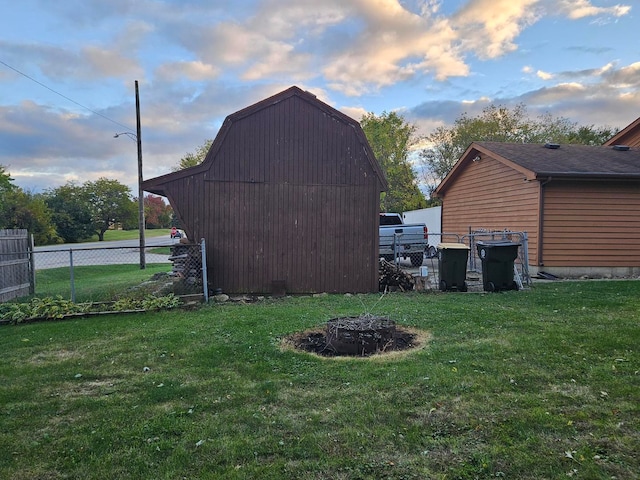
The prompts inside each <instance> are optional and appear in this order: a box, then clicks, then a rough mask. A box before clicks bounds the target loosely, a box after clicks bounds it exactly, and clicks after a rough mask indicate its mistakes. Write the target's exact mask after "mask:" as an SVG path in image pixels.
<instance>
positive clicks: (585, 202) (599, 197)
mask: <svg viewBox="0 0 640 480" xmlns="http://www.w3.org/2000/svg"><path fill="white" fill-rule="evenodd" d="M638 212H640V182H626V183H623V182H614V183H612V182H606V183H603V182H573V183H568V182H551V183H549V184H548V185H546V186H545V189H544V221H543V252H544V255H543V258H542V261H543V263H544V265H545V266H566V267H583V266H590V267H637V266H640V213H638Z"/></svg>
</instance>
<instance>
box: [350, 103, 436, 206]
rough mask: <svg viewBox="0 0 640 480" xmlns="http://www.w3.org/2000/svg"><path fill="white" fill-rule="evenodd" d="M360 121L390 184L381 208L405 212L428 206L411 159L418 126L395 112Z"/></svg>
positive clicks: (370, 114) (371, 116)
mask: <svg viewBox="0 0 640 480" xmlns="http://www.w3.org/2000/svg"><path fill="white" fill-rule="evenodd" d="M360 124H361V126H362V130H363V131H364V133H365V135H366V137H367V140H368V141H369V144H370V145H371V149H372V150H373V153H374V155H375V156H376V159H377V160H378V162H379V163H380V166H381V167H382V170H383V172H384V174H385V176H386V177H387V182H388V184H389V190H388V191H387V192H383V193H382V194H381V196H380V209H381V210H382V211H383V212H404V211H407V210H415V209H418V208H424V207H425V206H426V199H425V197H424V195H423V194H422V192H420V189H419V188H418V181H417V178H416V174H415V172H414V170H413V167H412V165H411V163H410V161H409V152H410V148H411V147H412V146H413V145H414V144H415V142H416V139H415V132H416V127H415V125H412V124H409V123H407V122H406V121H405V119H404V118H403V117H402V116H401V115H399V114H397V113H395V112H391V113H387V112H383V113H382V115H380V116H376V115H375V114H373V113H367V114H366V115H364V116H363V117H362V119H361V120H360Z"/></svg>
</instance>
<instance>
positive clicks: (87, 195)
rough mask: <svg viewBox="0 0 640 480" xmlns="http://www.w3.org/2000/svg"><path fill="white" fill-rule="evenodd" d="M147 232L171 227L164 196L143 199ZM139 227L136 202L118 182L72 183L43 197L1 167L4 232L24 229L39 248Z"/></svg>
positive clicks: (0, 207)
mask: <svg viewBox="0 0 640 480" xmlns="http://www.w3.org/2000/svg"><path fill="white" fill-rule="evenodd" d="M144 212H145V226H146V228H168V227H170V226H171V225H172V224H173V223H174V218H173V211H172V209H171V207H170V206H169V205H166V204H165V203H164V200H163V199H162V197H158V196H155V195H147V196H145V197H144ZM116 226H117V227H121V228H123V229H124V230H136V229H138V199H137V198H134V197H133V196H132V195H131V189H130V188H129V187H127V186H126V185H123V184H122V183H120V182H119V181H117V180H112V179H107V178H99V179H98V180H96V181H87V182H84V183H83V184H76V183H74V182H68V183H66V184H65V185H62V186H60V187H57V188H51V189H48V190H46V191H44V192H42V193H31V192H28V191H25V190H23V189H22V188H20V187H18V186H17V185H15V183H14V180H13V178H11V175H10V173H9V172H8V171H7V168H6V167H5V166H2V165H0V228H2V229H4V228H7V229H11V228H25V229H27V230H29V233H31V234H33V236H34V242H35V243H36V244H37V245H51V244H55V243H77V242H81V241H84V240H88V239H91V238H92V237H93V236H94V235H97V237H98V240H99V241H103V240H104V234H105V232H106V231H107V230H108V229H110V228H114V227H116Z"/></svg>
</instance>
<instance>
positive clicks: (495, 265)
mask: <svg viewBox="0 0 640 480" xmlns="http://www.w3.org/2000/svg"><path fill="white" fill-rule="evenodd" d="M520 245H521V244H520V243H516V242H510V241H506V240H491V241H483V242H478V256H479V257H480V260H481V261H482V285H483V288H484V290H485V291H486V292H498V291H500V290H517V289H518V284H517V283H516V282H515V281H514V280H513V262H514V260H515V259H516V258H518V248H519V247H520Z"/></svg>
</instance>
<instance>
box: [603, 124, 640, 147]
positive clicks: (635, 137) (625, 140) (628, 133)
mask: <svg viewBox="0 0 640 480" xmlns="http://www.w3.org/2000/svg"><path fill="white" fill-rule="evenodd" d="M613 145H628V146H630V147H640V117H639V118H638V119H636V121H635V122H632V123H630V124H629V125H628V126H627V127H625V128H623V129H622V130H620V131H619V132H618V133H617V134H616V135H614V136H613V137H611V138H610V139H609V140H607V141H606V143H605V146H613Z"/></svg>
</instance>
